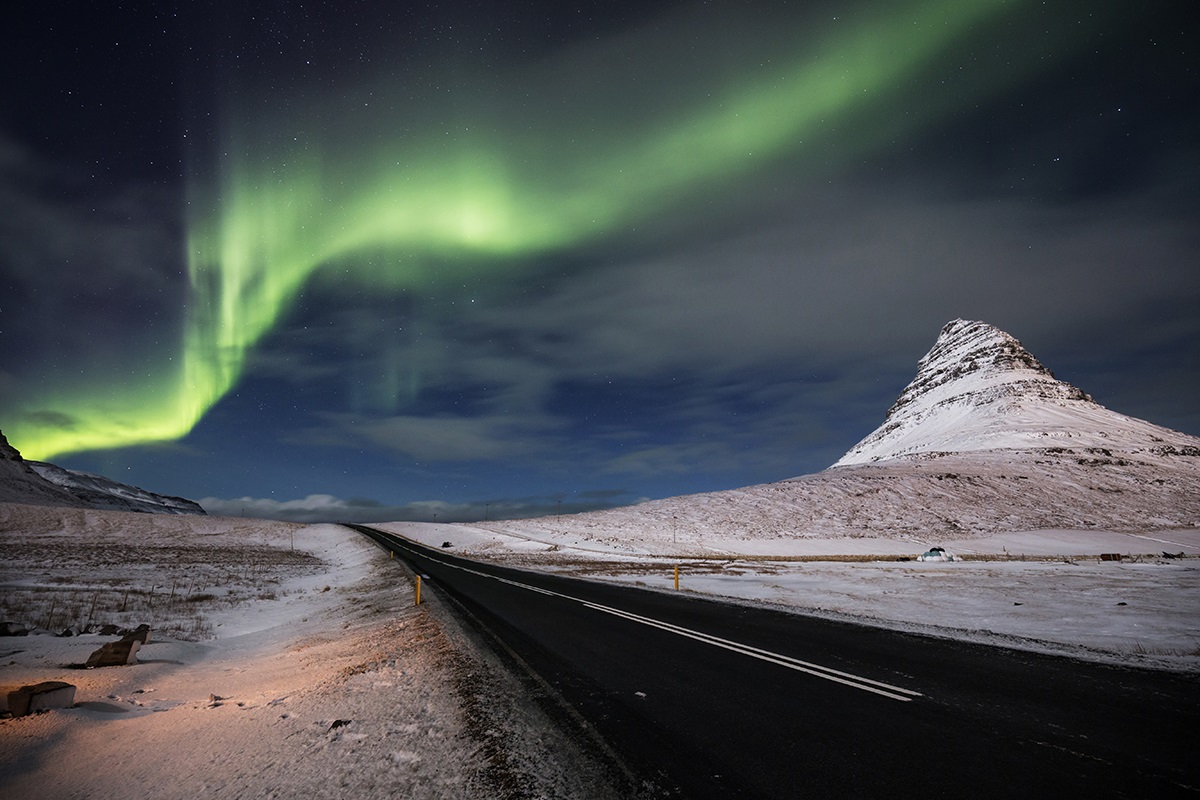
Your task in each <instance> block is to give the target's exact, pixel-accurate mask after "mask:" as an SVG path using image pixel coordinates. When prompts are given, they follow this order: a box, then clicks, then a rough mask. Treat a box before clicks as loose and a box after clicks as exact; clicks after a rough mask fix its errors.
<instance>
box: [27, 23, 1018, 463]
mask: <svg viewBox="0 0 1200 800" xmlns="http://www.w3.org/2000/svg"><path fill="white" fill-rule="evenodd" d="M1021 6H1022V4H1021V3H1020V2H1017V1H1016V0H967V1H966V2H964V0H934V1H933V2H922V3H915V4H914V3H910V4H907V5H906V6H905V7H903V8H893V9H892V10H890V11H888V12H883V13H880V14H877V15H875V16H873V17H871V18H866V17H856V18H855V19H852V20H849V21H847V22H843V23H840V24H839V25H832V24H830V25H827V26H826V27H827V30H824V31H813V30H807V31H804V34H805V36H804V40H803V41H800V42H796V43H795V45H794V46H793V47H790V48H788V50H787V51H786V52H787V54H788V56H789V59H790V60H788V59H781V58H774V59H772V60H771V61H770V62H768V63H765V64H760V63H756V64H753V65H745V66H743V67H741V68H739V69H737V70H735V71H736V72H738V73H740V74H738V75H735V76H733V77H732V78H731V77H730V76H729V75H728V74H717V75H712V74H710V75H707V76H704V75H701V76H700V77H698V78H697V80H698V81H703V80H705V79H706V78H707V79H708V85H707V86H706V90H705V91H704V92H703V93H701V92H695V91H693V92H691V93H690V94H689V93H686V92H684V93H680V92H677V91H676V89H675V87H673V86H672V85H658V84H654V83H653V81H654V80H655V77H654V75H653V74H650V75H645V74H641V73H644V72H645V71H648V68H647V69H646V70H641V73H640V74H639V80H642V81H643V82H645V81H650V82H651V89H652V91H653V92H655V93H657V94H659V95H661V96H662V97H664V98H671V97H673V98H674V99H672V100H670V101H664V102H663V104H662V109H663V110H662V111H654V112H646V111H644V109H643V110H642V111H639V110H638V108H639V106H638V104H637V103H631V104H627V105H626V106H621V105H619V104H616V103H614V102H613V101H612V97H613V90H612V87H608V88H604V87H601V88H599V89H597V88H596V83H595V77H594V76H593V77H592V79H591V83H586V84H582V85H584V86H591V87H592V89H593V90H594V91H595V92H599V95H598V96H597V97H595V98H593V97H591V96H590V95H589V91H588V89H586V88H579V89H576V90H574V91H575V93H574V94H572V95H570V96H569V97H568V96H565V95H564V94H563V92H564V91H566V90H565V89H564V88H563V78H562V73H563V72H564V70H563V68H562V65H556V64H549V65H546V66H545V70H546V71H545V72H544V73H538V74H534V75H533V76H532V77H530V75H528V74H526V75H524V77H519V78H518V80H516V81H511V80H510V81H507V82H506V81H500V80H491V81H490V82H487V83H485V84H483V85H481V86H472V87H471V89H470V90H469V91H474V92H476V93H477V95H476V96H475V97H476V100H477V101H478V102H474V103H464V104H463V106H462V108H460V109H454V110H451V111H450V112H448V114H449V116H450V117H452V118H453V123H452V124H442V125H441V126H440V127H439V125H437V124H435V123H434V121H433V120H431V119H424V120H423V124H422V125H421V126H420V128H421V130H420V131H419V132H418V133H417V134H415V135H414V134H413V132H412V130H411V129H409V130H406V131H405V135H403V136H401V135H398V134H393V133H392V131H395V130H400V129H401V128H402V127H408V126H401V125H400V124H399V123H398V122H397V121H396V116H397V114H396V112H394V111H392V112H387V113H382V112H381V114H380V115H378V116H374V117H372V116H366V115H364V117H363V118H364V119H365V120H366V122H365V123H364V124H363V125H362V126H361V128H359V129H357V130H355V129H353V128H352V127H351V126H352V125H353V124H354V123H353V121H347V120H345V119H338V120H336V121H330V120H329V119H328V117H329V116H330V114H329V113H328V112H325V116H324V117H322V116H321V114H322V111H321V106H320V105H319V102H320V101H319V99H318V104H317V105H316V106H315V107H314V105H313V104H312V103H309V104H307V110H306V111H305V112H303V113H300V112H297V111H296V110H295V108H292V110H291V113H290V115H289V113H288V110H287V109H288V107H287V106H286V105H280V106H272V105H270V104H269V103H267V104H265V105H266V107H267V108H270V109H275V110H277V112H278V116H279V118H278V119H271V120H270V122H271V123H272V124H271V125H270V127H269V128H268V127H267V126H266V125H265V123H264V122H263V119H264V118H266V117H267V116H268V114H266V113H264V112H263V111H262V108H263V107H264V102H263V101H261V98H260V102H259V104H258V106H256V107H255V108H256V109H257V110H256V111H255V113H254V114H251V113H250V112H249V111H248V110H246V109H247V108H248V107H251V106H252V104H251V103H249V102H247V103H245V105H244V106H243V107H242V110H240V111H239V110H233V111H231V112H230V113H229V114H228V115H227V117H228V118H229V120H230V122H229V124H228V126H227V128H226V130H225V132H224V135H225V141H223V142H222V152H221V154H220V155H219V157H216V164H215V169H214V170H213V173H215V174H216V175H217V176H218V177H217V179H216V180H215V181H213V182H211V183H208V184H200V183H196V184H194V185H193V186H191V188H190V190H189V205H190V209H189V214H190V216H191V218H190V219H189V220H188V240H187V248H188V253H187V263H188V272H189V278H190V297H189V299H188V307H187V313H186V316H185V318H184V323H183V324H184V330H183V331H182V335H181V337H180V340H181V341H180V342H179V349H178V351H177V354H176V355H175V356H173V357H171V358H170V359H169V360H168V361H167V362H166V363H165V364H164V365H163V366H162V369H161V370H156V372H155V373H154V374H153V375H151V376H143V377H141V378H139V379H137V380H136V381H133V382H125V381H122V382H114V385H110V386H106V387H90V390H89V391H86V392H83V391H80V390H79V387H72V389H71V390H69V391H62V392H58V393H57V394H47V395H45V396H40V397H36V398H27V399H24V400H23V401H22V402H20V404H19V407H18V409H17V414H16V416H15V419H13V420H12V421H11V422H10V423H9V424H10V425H12V428H11V431H10V439H11V440H12V441H13V443H14V444H15V445H17V446H19V448H20V449H21V450H22V451H23V452H25V453H26V455H27V456H28V457H30V458H34V459H48V458H52V457H54V456H57V455H61V454H66V453H71V452H80V451H86V450H96V449H109V448H117V447H124V446H130V445H136V444H144V443H149V442H156V441H164V440H172V439H178V438H180V437H182V436H184V435H186V434H187V433H188V432H189V431H191V429H192V428H193V426H194V425H195V424H196V423H197V422H198V421H199V420H200V419H201V418H202V417H203V415H204V414H205V413H206V412H207V411H208V410H209V409H210V408H211V407H212V406H213V405H214V404H215V403H217V402H218V401H219V400H220V399H221V398H222V397H223V396H224V395H225V394H226V393H228V392H229V391H230V390H231V389H232V388H233V387H234V386H235V385H236V384H237V382H238V380H239V378H240V377H241V376H242V374H243V371H244V368H245V365H246V361H247V356H248V354H249V353H250V352H251V350H252V348H254V347H255V345H256V344H257V343H259V342H260V341H261V340H262V338H263V337H264V336H265V335H266V334H267V333H269V332H270V331H271V330H272V329H273V328H274V327H275V326H276V325H277V323H278V322H279V320H280V318H281V315H283V314H284V313H285V312H286V311H287V309H288V308H289V307H290V304H291V303H292V302H293V301H294V300H295V299H296V298H297V296H298V295H299V294H300V292H302V291H303V289H304V287H305V284H306V283H307V282H308V281H309V280H310V279H311V278H312V276H313V275H314V273H316V272H317V271H318V270H322V269H326V270H335V269H336V270H339V271H340V273H339V276H338V277H339V280H350V281H355V282H358V283H359V284H361V285H365V286H369V287H371V288H373V289H377V290H379V291H391V292H412V293H415V294H417V295H420V294H421V293H428V292H432V291H436V290H437V287H439V286H451V285H455V284H458V285H461V284H462V283H463V282H464V281H466V280H472V279H477V278H480V277H486V276H487V275H491V274H497V273H499V274H509V273H512V272H515V271H517V270H520V269H522V268H523V262H527V261H528V260H529V259H532V258H534V257H536V256H538V255H543V254H551V253H554V252H561V251H563V250H564V249H566V248H570V247H573V246H581V245H584V244H587V243H591V242H603V241H604V239H605V237H606V236H615V235H616V234H617V233H620V232H624V231H627V230H628V229H629V228H631V227H633V226H637V225H643V226H651V225H652V224H653V223H654V222H655V220H656V219H658V218H659V217H661V216H662V215H664V214H669V213H671V212H673V211H674V212H680V211H681V210H683V211H687V210H688V207H689V206H695V205H697V200H696V198H697V197H701V196H704V194H705V193H706V191H707V192H708V197H706V198H705V199H706V200H708V201H709V204H710V206H711V205H712V204H714V203H715V204H716V205H718V206H719V205H720V204H719V202H718V198H719V197H720V192H719V191H716V190H717V189H719V188H720V187H722V186H725V185H726V184H728V183H730V182H734V181H738V180H748V179H750V178H752V177H754V176H756V175H762V174H764V171H765V170H769V169H772V168H774V169H777V170H779V169H783V170H790V171H792V172H796V171H803V170H804V169H805V168H806V165H807V168H811V169H812V170H827V169H828V168H829V164H828V159H829V157H830V156H829V154H830V152H831V151H835V150H836V152H837V153H838V157H839V158H840V159H845V158H847V157H854V156H862V155H863V154H864V153H865V152H868V151H870V150H872V149H878V148H879V147H881V146H882V145H884V144H886V143H887V142H889V141H894V140H895V139H896V137H897V135H904V134H909V133H911V132H912V131H913V130H915V129H918V128H922V127H927V126H929V125H930V124H931V123H933V122H935V121H936V120H937V119H939V118H942V117H944V116H946V115H948V114H950V113H953V112H954V111H955V110H957V109H959V108H962V107H963V106H965V105H967V104H970V103H975V102H977V101H978V100H979V99H980V95H981V94H984V93H988V92H995V91H999V90H1001V89H1002V88H1003V87H1004V86H1005V85H1009V84H1011V83H1013V82H1015V81H1017V80H1019V79H1020V78H1021V77H1023V76H1025V75H1028V74H1029V73H1030V72H1032V71H1033V70H1035V69H1037V65H1036V63H1032V62H1035V61H1036V57H1031V58H1030V61H1031V63H1029V64H1016V65H1012V68H1011V69H1008V70H1006V71H1005V72H1004V74H1003V75H1000V74H995V75H992V76H990V78H989V81H988V83H989V85H987V86H980V85H979V83H972V84H971V86H970V93H969V94H964V95H961V96H948V97H947V98H943V99H936V100H930V99H929V98H927V97H922V96H920V95H918V94H917V86H918V85H919V84H920V81H918V80H917V79H918V77H920V76H921V75H923V74H927V73H929V72H931V71H933V70H936V69H938V66H939V60H944V59H945V58H947V57H948V56H949V54H951V53H953V52H954V51H955V48H960V47H962V46H963V43H964V41H965V40H967V39H969V38H970V37H972V36H978V35H980V34H981V33H982V32H983V31H984V30H985V29H986V27H987V26H991V25H999V24H1002V23H1003V21H1004V19H1005V18H1006V17H1011V16H1012V15H1014V14H1015V13H1016V12H1017V11H1018V10H1019V9H1020V8H1021ZM710 35H711V36H719V35H720V32H718V31H713V32H711V33H710ZM666 41H668V40H664V44H665V43H666ZM714 41H716V40H714ZM642 57H643V58H650V56H642ZM643 66H644V65H643ZM630 69H632V70H634V71H638V70H639V69H640V68H639V66H638V65H636V64H635V65H634V66H633V67H632V68H630ZM548 87H549V88H548ZM375 88H378V87H375ZM399 91H403V87H401V89H400V90H399ZM641 91H643V92H644V91H645V87H644V86H643V88H642V90H641ZM341 96H342V97H344V96H345V93H343V94H342V95H341ZM374 97H375V98H376V100H378V99H379V98H378V93H376V95H374ZM517 97H526V98H529V97H532V98H533V100H532V102H533V105H532V107H531V106H530V105H529V104H528V103H527V104H526V107H525V108H523V109H521V111H520V113H521V117H520V119H515V117H516V116H517V112H515V111H513V110H504V108H506V102H515V99H514V98H517ZM680 97H682V98H683V99H679V98H680ZM593 100H595V102H596V103H597V104H598V105H599V106H601V108H600V109H599V111H597V112H595V113H593V114H591V115H590V116H591V124H590V125H589V123H587V122H581V121H573V120H572V119H571V117H570V116H569V115H568V116H566V117H564V115H563V111H562V108H563V107H564V106H570V107H580V108H586V107H587V106H588V104H589V103H591V102H592V101H593ZM329 102H333V101H329ZM605 103H607V104H608V105H611V106H613V107H614V108H615V109H616V110H612V109H605V108H603V105H604V104H605ZM304 105H305V104H304V103H302V102H300V101H297V103H296V108H299V107H301V106H304ZM643 105H644V104H643ZM622 108H624V110H623V111H622V110H620V109H622ZM439 109H440V106H437V105H436V104H434V106H433V107H432V110H431V116H432V115H434V114H435V113H439ZM463 109H465V110H466V111H467V112H470V113H469V114H464V113H459V112H460V111H462V110H463ZM488 109H492V110H494V111H496V113H493V114H490V115H489V114H488V113H487V110H488ZM427 110H430V109H427ZM610 110H611V111H612V113H608V111H610ZM389 115H390V118H385V117H389ZM471 115H474V116H475V118H471ZM598 116H602V117H603V120H601V121H597V117H598ZM564 120H565V124H566V125H567V126H568V128H570V126H572V125H574V128H573V129H567V130H564V129H563V124H564ZM437 122H441V123H444V119H439V120H437ZM314 129H315V132H314ZM447 129H452V130H453V131H454V134H453V135H447ZM291 131H305V132H306V133H305V134H304V135H299V134H297V135H295V136H291V135H289V133H290V132H291ZM281 142H287V144H281ZM810 153H811V154H812V155H809V154H810ZM718 210H719V209H718ZM708 213H712V212H711V210H710V211H709V212H708Z"/></svg>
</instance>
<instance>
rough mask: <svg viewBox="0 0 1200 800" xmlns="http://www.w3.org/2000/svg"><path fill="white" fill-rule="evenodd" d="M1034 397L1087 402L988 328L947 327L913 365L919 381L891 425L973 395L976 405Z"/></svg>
mask: <svg viewBox="0 0 1200 800" xmlns="http://www.w3.org/2000/svg"><path fill="white" fill-rule="evenodd" d="M1029 393H1033V394H1035V395H1037V396H1039V397H1043V398H1046V399H1062V400H1083V401H1090V400H1091V398H1090V397H1089V396H1088V395H1086V394H1084V393H1083V392H1081V391H1080V390H1078V389H1076V388H1075V387H1074V386H1071V385H1070V384H1069V383H1064V382H1062V381H1059V380H1057V379H1055V377H1054V373H1052V372H1051V371H1050V370H1048V369H1046V367H1045V366H1043V364H1042V362H1040V361H1038V360H1037V358H1035V357H1034V355H1033V353H1030V352H1029V351H1028V350H1026V349H1025V347H1024V346H1023V345H1022V344H1021V343H1020V342H1019V341H1017V339H1016V338H1014V337H1013V336H1011V335H1009V334H1007V333H1005V332H1004V331H1002V330H1000V329H999V328H997V327H995V326H993V325H989V324H987V323H986V322H978V321H971V320H963V319H956V320H952V321H951V322H947V323H946V325H945V327H943V328H942V332H941V333H940V334H939V335H938V338H937V341H936V342H934V345H933V348H932V349H931V350H930V351H929V352H928V353H926V354H925V357H924V358H922V359H921V360H920V361H919V362H918V363H917V376H916V377H915V378H913V380H912V382H911V383H909V384H908V386H906V387H905V389H904V391H903V392H901V393H900V396H899V397H898V398H897V399H896V402H895V404H894V405H893V406H892V407H891V409H890V410H889V411H888V415H887V419H888V420H890V419H892V418H893V417H894V416H895V415H896V414H897V413H899V412H902V411H903V409H904V408H905V407H906V406H909V405H912V404H913V403H919V402H920V401H931V400H932V401H933V402H940V401H945V400H947V399H951V398H955V397H964V396H967V395H974V399H975V400H976V401H990V400H995V399H998V398H999V397H1003V396H1007V397H1019V396H1022V395H1025V394H1029Z"/></svg>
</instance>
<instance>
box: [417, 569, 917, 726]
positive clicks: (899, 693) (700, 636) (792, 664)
mask: <svg viewBox="0 0 1200 800" xmlns="http://www.w3.org/2000/svg"><path fill="white" fill-rule="evenodd" d="M405 549H407V548H405ZM417 555H420V556H421V557H422V558H428V559H430V560H431V561H436V562H438V563H439V564H441V565H443V566H446V567H450V568H452V569H458V570H462V571H463V572H469V573H471V574H473V575H479V576H481V577H484V578H490V579H492V580H494V581H500V582H501V583H507V584H509V585H510V586H516V587H518V588H521V589H527V590H528V591H531V592H537V593H538V594H545V595H550V596H552V597H561V598H563V599H564V600H571V601H573V602H576V603H579V604H580V605H583V606H585V607H587V608H590V609H592V610H594V611H602V612H604V613H605V614H612V615H613V616H614V617H621V618H622V619H627V620H629V621H630V622H638V623H641V624H642V625H649V626H650V627H652V628H658V629H659V630H663V631H667V632H668V633H673V634H675V635H677V636H686V637H687V638H689V639H695V640H696V641H698V642H703V643H704V644H708V645H712V646H713V647H721V648H724V649H726V650H732V651H733V652H735V653H741V654H742V655H744V656H750V657H751V658H757V659H759V660H760V661H768V662H770V663H772V664H778V665H779V666H781V667H787V668H788V669H794V670H796V671H797V672H803V673H806V674H808V675H813V676H815V677H817V678H824V679H825V680H827V681H833V682H834V683H840V684H843V685H845V686H850V687H852V688H854V689H861V690H862V691H864V692H871V693H873V694H877V695H880V696H882V697H887V698H889V699H891V700H900V701H902V702H905V703H907V702H910V701H911V700H912V699H913V698H915V697H923V696H924V695H922V694H921V693H920V692H915V691H913V690H912V689H905V688H903V687H901V686H893V685H891V684H890V683H883V682H881V681H876V680H872V679H870V678H864V677H862V676H861V675H854V674H852V673H849V672H842V671H841V670H837V669H833V668H831V667H822V666H821V665H820V664H813V663H812V662H811V661H802V660H800V659H798V658H792V657H791V656H785V655H781V654H780V653H773V652H771V651H770V650H763V649H761V648H759V647H753V646H751V645H748V644H742V643H741V642H735V641H732V640H730V639H722V638H721V637H720V636H713V635H712V634H708V633H701V632H700V631H694V630H692V629H691V628H685V627H683V626H682V625H674V624H672V623H670V622H663V621H662V620H657V619H654V618H653V617H643V616H642V615H641V614H634V613H632V612H630V611H622V610H621V609H619V608H611V607H610V606H604V605H600V604H599V603H593V602H591V601H590V600H584V599H582V598H579V597H572V596H571V595H569V594H563V593H561V592H555V591H551V590H549V589H542V588H541V587H538V586H530V585H529V584H527V583H520V582H519V581H514V580H512V579H510V578H501V577H499V576H497V575H491V574H488V573H486V572H482V571H480V570H477V569H471V568H470V567H464V566H462V565H460V564H451V563H450V562H448V561H443V560H441V559H440V558H435V557H434V556H429V555H425V554H422V553H419V554H417Z"/></svg>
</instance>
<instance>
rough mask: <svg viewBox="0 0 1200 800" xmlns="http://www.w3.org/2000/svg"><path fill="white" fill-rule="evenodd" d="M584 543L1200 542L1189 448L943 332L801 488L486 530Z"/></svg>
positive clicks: (1197, 441)
mask: <svg viewBox="0 0 1200 800" xmlns="http://www.w3.org/2000/svg"><path fill="white" fill-rule="evenodd" d="M487 527H489V528H491V529H494V530H504V531H506V532H507V531H510V530H511V531H512V532H519V531H521V530H526V531H529V530H533V528H534V527H536V528H538V529H541V530H544V531H546V532H547V533H564V534H567V533H569V534H570V535H571V536H577V537H580V538H581V539H603V540H605V541H607V542H610V543H611V542H614V541H620V540H622V539H628V540H630V541H638V542H639V543H640V545H641V549H646V548H645V545H646V544H651V549H653V542H654V541H655V540H657V541H658V542H659V543H665V544H664V545H663V546H664V548H668V547H669V548H670V549H675V548H674V547H673V545H672V543H673V541H678V542H679V543H680V544H683V543H686V542H698V541H700V540H701V539H707V541H708V542H709V543H710V544H711V543H712V542H713V541H715V540H718V539H723V540H749V539H757V540H771V539H776V540H777V539H790V538H831V537H863V536H885V537H894V538H903V539H912V540H915V541H937V540H939V539H941V538H943V537H950V536H953V537H959V538H961V537H964V536H965V537H970V536H972V535H978V534H988V533H999V532H1010V531H1038V530H1051V529H1069V530H1110V531H1120V532H1138V531H1143V532H1144V531H1158V530H1165V529H1169V528H1200V438H1197V437H1194V436H1188V435H1187V434H1184V433H1180V432H1178V431H1173V430H1170V429H1168V428H1163V427H1160V426H1158V425H1154V424H1151V423H1149V422H1146V421H1144V420H1139V419H1134V418H1132V417H1127V416H1125V415H1123V414H1118V413H1116V412H1114V411H1110V410H1109V409H1107V408H1105V407H1103V406H1101V405H1099V404H1098V403H1096V402H1094V401H1093V400H1092V399H1091V398H1090V397H1089V396H1088V395H1087V394H1085V393H1084V392H1082V391H1080V390H1079V389H1077V388H1075V387H1074V386H1071V385H1070V384H1067V383H1064V382H1062V381H1059V380H1056V379H1055V378H1054V376H1053V375H1052V374H1051V372H1050V371H1049V370H1048V369H1046V367H1044V366H1043V365H1042V364H1041V362H1039V361H1038V360H1037V359H1036V358H1035V357H1034V356H1033V355H1032V354H1031V353H1029V351H1027V350H1026V349H1025V348H1024V347H1022V346H1021V343H1020V342H1018V341H1017V340H1016V339H1014V338H1013V337H1012V336H1010V335H1008V334H1007V333H1005V332H1004V331H1001V330H999V329H997V328H994V327H992V326H991V325H988V324H986V323H983V322H968V321H964V320H954V321H953V322H950V323H948V324H947V325H946V326H945V327H944V328H943V329H942V332H941V335H940V336H939V337H938V339H937V342H936V343H935V344H934V346H933V349H931V350H930V351H929V353H928V354H927V355H926V356H925V357H924V358H922V359H921V360H920V362H919V365H918V370H917V376H916V378H914V379H913V381H912V382H911V383H910V384H909V385H908V387H907V388H905V390H904V391H903V392H902V393H901V394H900V397H899V398H898V399H897V400H896V403H895V404H894V405H893V406H892V408H891V410H889V411H888V413H887V416H886V418H885V419H884V422H883V424H882V425H881V426H880V427H879V428H878V429H877V430H876V431H874V432H873V433H871V434H870V435H869V436H867V437H866V438H865V439H863V440H862V441H861V442H859V443H858V444H857V445H855V446H854V447H853V448H851V449H850V451H849V452H848V453H846V455H845V456H843V457H842V458H841V459H839V460H838V461H837V462H836V463H835V464H834V465H833V466H831V467H830V468H828V469H825V470H823V471H821V472H818V473H816V474H813V475H804V476H801V477H798V478H792V479H790V480H785V481H780V482H778V483H770V484H764V485H761V486H750V487H746V488H743V489H735V490H732V491H723V492H712V493H708V494H698V495H689V496H685V497H674V498H668V499H665V500H655V501H651V502H647V503H642V504H640V505H637V506H630V507H627V508H620V509H613V510H607V511H595V512H589V513H586V514H578V515H574V516H570V517H565V516H564V517H547V518H545V519H540V520H524V521H520V522H514V523H511V524H509V523H492V524H489V525H488V526H487Z"/></svg>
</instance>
